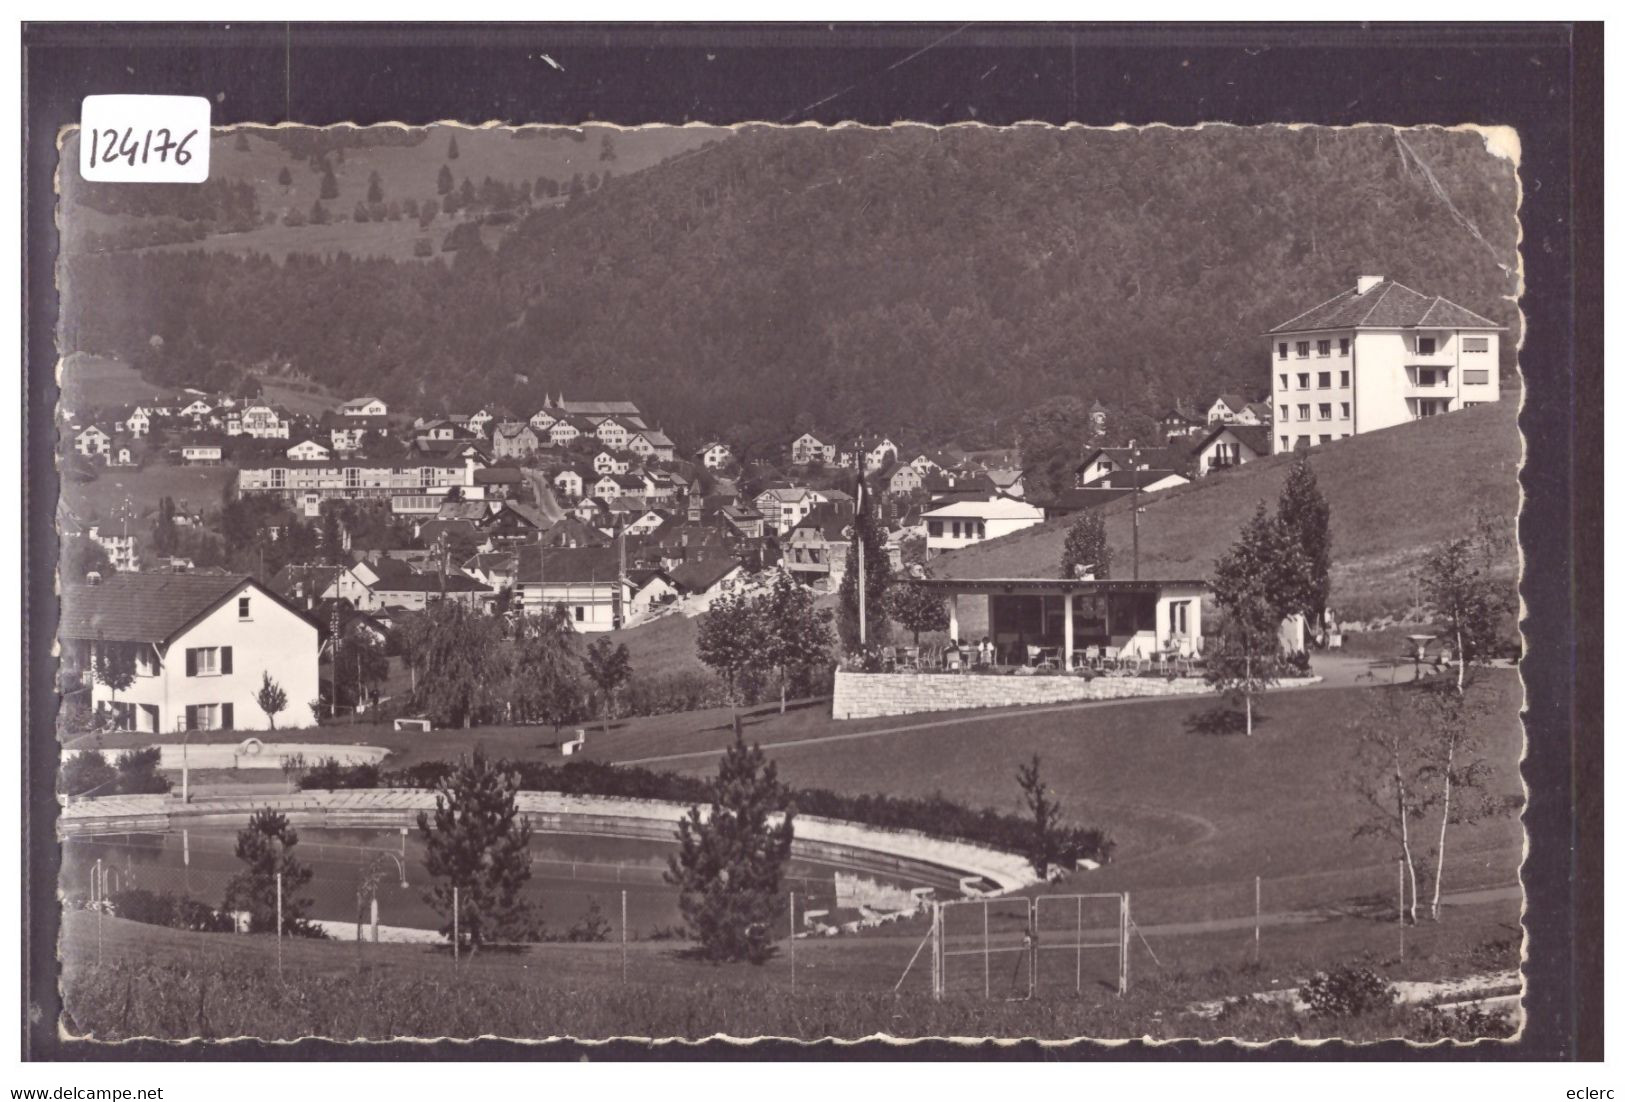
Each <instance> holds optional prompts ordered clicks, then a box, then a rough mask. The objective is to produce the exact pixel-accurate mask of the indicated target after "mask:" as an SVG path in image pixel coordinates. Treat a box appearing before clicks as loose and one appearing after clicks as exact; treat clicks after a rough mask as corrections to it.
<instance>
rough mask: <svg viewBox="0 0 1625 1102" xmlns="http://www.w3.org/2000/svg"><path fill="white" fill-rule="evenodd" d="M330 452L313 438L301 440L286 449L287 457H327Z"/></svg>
mask: <svg viewBox="0 0 1625 1102" xmlns="http://www.w3.org/2000/svg"><path fill="white" fill-rule="evenodd" d="M330 455H331V453H330V452H329V451H328V450H327V449H326V448H324V447H322V446H321V445H320V444H318V443H316V441H314V440H301V441H299V443H297V444H295V445H294V446H293V447H291V448H289V449H288V458H289V459H304V460H314V459H327V458H328V457H329V456H330Z"/></svg>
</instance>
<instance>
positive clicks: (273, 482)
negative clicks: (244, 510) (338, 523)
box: [237, 456, 475, 516]
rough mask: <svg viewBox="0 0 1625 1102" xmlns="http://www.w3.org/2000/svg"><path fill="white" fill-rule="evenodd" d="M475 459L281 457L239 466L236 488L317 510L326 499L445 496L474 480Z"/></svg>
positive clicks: (312, 511) (306, 510)
mask: <svg viewBox="0 0 1625 1102" xmlns="http://www.w3.org/2000/svg"><path fill="white" fill-rule="evenodd" d="M474 470H475V464H474V462H473V460H471V459H457V458H444V457H440V456H424V457H422V458H419V459H417V460H416V461H413V462H412V463H411V465H410V466H401V467H395V466H387V465H385V464H384V463H382V462H372V461H369V460H365V459H355V460H338V459H332V460H327V459H318V460H297V459H278V460H275V461H274V462H273V464H272V465H270V466H265V467H244V468H242V469H241V470H240V471H238V472H237V491H238V492H239V493H244V494H256V493H271V494H277V495H278V496H280V497H282V498H283V499H284V500H286V501H287V503H288V504H289V505H290V506H292V507H294V508H298V509H303V511H304V513H305V514H306V515H307V516H316V515H318V514H319V512H320V506H321V503H322V502H323V501H329V500H335V499H343V500H350V501H357V500H364V499H367V498H394V497H396V496H402V495H405V496H415V497H425V496H436V497H444V496H445V494H446V493H447V491H449V490H450V489H451V488H452V487H460V488H461V487H469V486H472V485H474Z"/></svg>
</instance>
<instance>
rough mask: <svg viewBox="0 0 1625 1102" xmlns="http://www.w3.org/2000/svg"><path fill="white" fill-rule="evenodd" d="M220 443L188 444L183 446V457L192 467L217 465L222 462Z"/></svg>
mask: <svg viewBox="0 0 1625 1102" xmlns="http://www.w3.org/2000/svg"><path fill="white" fill-rule="evenodd" d="M220 456H221V451H220V445H219V444H186V445H183V446H182V447H181V459H182V460H183V461H184V462H185V463H186V464H187V466H191V467H215V466H219V464H220Z"/></svg>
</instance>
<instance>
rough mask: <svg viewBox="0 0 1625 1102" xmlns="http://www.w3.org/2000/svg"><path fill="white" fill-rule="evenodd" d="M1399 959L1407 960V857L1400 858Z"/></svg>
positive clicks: (1401, 960)
mask: <svg viewBox="0 0 1625 1102" xmlns="http://www.w3.org/2000/svg"><path fill="white" fill-rule="evenodd" d="M1399 959H1400V962H1401V963H1403V962H1404V960H1405V859H1404V858H1403V857H1401V858H1400V859H1399Z"/></svg>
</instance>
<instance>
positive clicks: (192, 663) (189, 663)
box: [186, 647, 197, 729]
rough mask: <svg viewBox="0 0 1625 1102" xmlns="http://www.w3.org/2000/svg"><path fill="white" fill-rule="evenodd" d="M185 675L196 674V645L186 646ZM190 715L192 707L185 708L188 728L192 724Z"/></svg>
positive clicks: (191, 675)
mask: <svg viewBox="0 0 1625 1102" xmlns="http://www.w3.org/2000/svg"><path fill="white" fill-rule="evenodd" d="M186 676H187V677H196V676H197V648H196V647H187V648H186ZM192 715H193V713H192V709H190V708H188V709H186V726H187V728H188V729H190V728H191V726H192Z"/></svg>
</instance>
